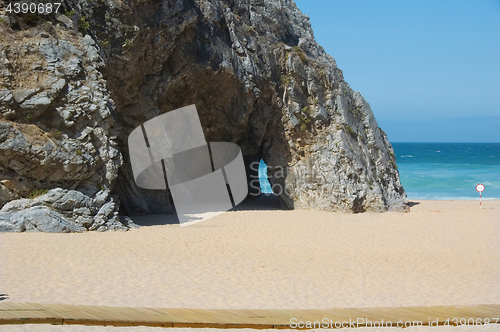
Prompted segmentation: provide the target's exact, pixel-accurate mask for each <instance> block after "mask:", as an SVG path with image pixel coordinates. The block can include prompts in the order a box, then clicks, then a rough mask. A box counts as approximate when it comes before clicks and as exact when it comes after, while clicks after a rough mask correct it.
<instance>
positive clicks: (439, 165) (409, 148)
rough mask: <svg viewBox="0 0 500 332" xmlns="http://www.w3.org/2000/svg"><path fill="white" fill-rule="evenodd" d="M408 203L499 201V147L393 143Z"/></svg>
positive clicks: (483, 144)
mask: <svg viewBox="0 0 500 332" xmlns="http://www.w3.org/2000/svg"><path fill="white" fill-rule="evenodd" d="M392 147H393V148H394V153H395V155H396V162H397V165H398V170H399V176H400V178H401V184H402V185H403V187H404V188H405V191H406V194H407V195H408V198H409V199H443V200H470V199H478V198H479V193H478V192H477V191H476V185H477V184H478V183H482V184H484V186H485V190H484V191H483V193H482V198H483V199H484V200H500V143H392Z"/></svg>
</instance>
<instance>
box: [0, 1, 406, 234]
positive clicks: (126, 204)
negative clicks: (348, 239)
mask: <svg viewBox="0 0 500 332" xmlns="http://www.w3.org/2000/svg"><path fill="white" fill-rule="evenodd" d="M0 54H1V60H0V206H3V207H2V209H1V210H0V231H28V230H34V231H35V230H39V231H50V232H67V231H71V232H73V231H74V232H79V231H86V230H100V231H102V230H108V229H127V228H128V227H129V226H130V224H129V223H128V222H126V221H125V219H126V218H122V221H121V219H120V218H119V217H118V213H119V212H120V213H121V214H124V215H130V216H132V215H140V214H158V213H173V212H174V207H173V204H172V200H171V198H170V195H169V192H168V190H167V191H162V190H158V191H155V190H144V189H141V188H138V187H137V186H136V185H135V183H134V181H133V177H132V171H131V167H130V164H129V156H128V148H127V137H128V135H129V134H130V132H131V131H132V130H133V129H134V128H136V127H137V126H140V125H141V124H142V123H143V122H145V121H147V120H149V119H152V118H154V117H155V116H157V115H160V114H163V113H165V112H168V111H171V110H174V109H177V108H180V107H183V106H187V105H190V104H195V105H196V107H197V109H198V112H199V115H200V119H201V122H202V126H203V130H204V132H205V136H206V139H207V141H226V142H234V143H237V144H238V145H239V146H240V147H241V149H242V152H243V155H244V158H245V160H246V162H247V169H250V166H251V165H250V163H251V162H258V161H259V160H260V159H261V158H262V159H264V161H265V162H266V163H267V165H268V166H269V171H268V174H269V180H270V182H271V184H272V185H273V188H274V190H275V194H276V195H278V196H279V198H280V200H281V201H282V202H283V203H284V204H285V205H286V206H287V207H289V208H298V209H320V210H327V211H345V212H363V211H366V210H372V211H387V210H401V211H404V210H406V203H405V202H406V194H405V192H404V189H403V188H402V186H401V184H400V181H399V174H398V171H397V166H396V160H395V156H394V153H393V149H392V147H391V145H390V143H389V141H388V140H387V137H386V135H385V133H384V132H383V131H382V130H381V129H380V128H379V127H378V125H377V123H376V121H375V118H374V116H373V113H372V111H371V109H370V106H369V104H368V103H367V102H366V101H365V100H364V98H363V97H362V96H361V95H360V94H359V93H358V92H354V91H353V90H352V89H351V88H350V87H349V85H348V84H347V83H346V82H345V81H344V79H343V76H342V71H341V70H340V69H338V68H337V66H336V63H335V60H334V59H333V58H332V57H331V56H329V55H328V54H326V52H325V51H324V49H323V48H322V47H321V46H319V45H318V44H317V43H316V42H315V40H314V37H313V31H312V29H311V25H310V22H309V18H308V17H307V16H305V15H303V14H302V13H301V12H300V10H299V9H298V8H297V7H296V6H295V3H294V2H293V1H291V0H280V1H275V0H244V1H236V0H225V1H220V0H211V1H201V0H180V1H173V0H163V1H160V0H146V1H132V0H123V1H114V0H104V1H102V0H85V1H84V0H67V1H65V2H64V3H63V6H62V7H61V9H60V13H58V14H51V15H38V16H37V15H35V16H33V15H26V14H19V15H15V14H9V13H7V12H6V11H5V9H2V10H1V11H0ZM64 197H66V198H67V200H65V202H66V203H65V204H61V203H60V202H61V200H63V201H64V199H65V198H64ZM69 197H72V198H71V199H70V198H69ZM104 207H105V208H104ZM103 208H104V210H103V211H101V210H102V209H103Z"/></svg>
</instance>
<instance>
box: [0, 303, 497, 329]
mask: <svg viewBox="0 0 500 332" xmlns="http://www.w3.org/2000/svg"><path fill="white" fill-rule="evenodd" d="M291 318H295V319H296V321H303V322H307V321H310V322H320V323H324V321H323V319H324V318H327V319H328V321H331V322H340V323H342V322H350V321H355V322H356V327H370V326H371V325H370V324H373V323H374V322H380V321H381V320H382V319H383V320H384V321H385V322H387V321H391V322H392V323H393V324H395V323H396V322H398V321H403V322H405V321H410V322H413V321H420V322H422V326H426V325H430V324H431V325H434V324H437V325H443V324H445V323H446V321H447V320H448V324H450V325H451V324H453V322H452V319H457V318H458V319H460V318H464V319H466V320H467V322H469V320H468V319H469V318H471V319H474V321H475V322H477V320H478V319H481V321H482V322H484V319H485V318H489V319H491V320H492V322H493V319H494V318H500V305H496V304H488V305H475V306H432V307H396V308H336V309H304V310H299V309H290V310H277V309H266V310H264V309H253V310H250V309H229V310H217V309H185V308H132V307H109V306H86V305H62V304H36V303H15V302H14V303H13V302H4V303H0V325H2V324H66V325H67V324H80V325H104V326H106V325H111V326H138V325H144V326H158V327H191V328H204V327H211V328H252V329H264V328H266V329H268V328H290V319H291ZM358 318H359V319H361V320H363V321H362V322H360V321H358ZM358 323H359V324H358ZM496 326H497V327H499V328H500V319H499V320H498V322H497V325H496ZM329 327H331V328H335V326H329Z"/></svg>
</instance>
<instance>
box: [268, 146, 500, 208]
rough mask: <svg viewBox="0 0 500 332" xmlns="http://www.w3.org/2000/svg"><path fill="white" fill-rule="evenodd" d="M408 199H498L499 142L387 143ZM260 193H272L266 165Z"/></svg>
mask: <svg viewBox="0 0 500 332" xmlns="http://www.w3.org/2000/svg"><path fill="white" fill-rule="evenodd" d="M391 144H392V147H393V148H394V153H395V155H396V162H397V165H398V170H399V176H400V179H401V183H402V185H403V187H404V188H405V191H406V194H407V195H408V199H434V200H477V199H479V193H478V192H477V191H476V185H477V184H479V183H482V184H483V185H484V186H485V190H484V191H483V193H482V199H483V200H500V143H391ZM259 179H260V185H261V190H262V192H263V193H272V190H271V186H270V185H269V181H267V169H266V164H265V163H264V162H263V161H261V162H260V165H259Z"/></svg>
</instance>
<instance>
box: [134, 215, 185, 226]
mask: <svg viewBox="0 0 500 332" xmlns="http://www.w3.org/2000/svg"><path fill="white" fill-rule="evenodd" d="M129 218H130V219H132V221H133V222H134V224H136V225H138V226H159V225H176V224H177V225H178V224H180V222H179V218H178V217H177V214H175V213H172V214H151V215H145V216H133V217H129Z"/></svg>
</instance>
